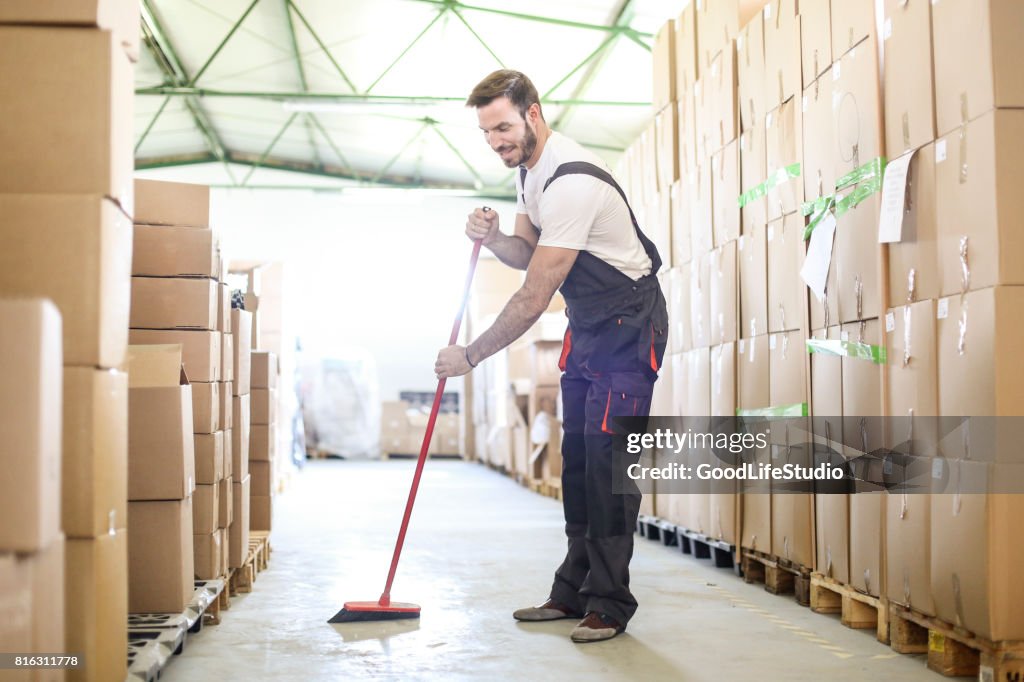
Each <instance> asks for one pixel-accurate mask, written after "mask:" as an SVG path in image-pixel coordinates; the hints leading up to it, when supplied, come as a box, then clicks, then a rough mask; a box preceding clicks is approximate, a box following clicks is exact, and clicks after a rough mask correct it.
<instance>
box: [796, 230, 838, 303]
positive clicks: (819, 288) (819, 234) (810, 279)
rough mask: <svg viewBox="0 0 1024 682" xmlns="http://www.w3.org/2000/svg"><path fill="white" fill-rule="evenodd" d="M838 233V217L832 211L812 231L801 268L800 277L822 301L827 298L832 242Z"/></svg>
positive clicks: (819, 300)
mask: <svg viewBox="0 0 1024 682" xmlns="http://www.w3.org/2000/svg"><path fill="white" fill-rule="evenodd" d="M835 235H836V217H835V215H834V214H832V213H831V212H830V213H829V214H828V215H826V216H825V217H824V218H822V219H821V222H819V223H818V226H817V227H815V228H814V232H811V241H810V244H808V245H807V256H806V257H805V258H804V264H803V267H801V268H800V279H802V280H803V281H804V283H805V284H806V285H807V287H808V288H809V289H810V290H811V292H813V293H814V297H815V298H816V299H818V302H819V303H820V302H821V301H822V300H824V298H825V287H826V285H827V283H828V271H829V269H830V268H831V267H832V244H833V241H834V240H835Z"/></svg>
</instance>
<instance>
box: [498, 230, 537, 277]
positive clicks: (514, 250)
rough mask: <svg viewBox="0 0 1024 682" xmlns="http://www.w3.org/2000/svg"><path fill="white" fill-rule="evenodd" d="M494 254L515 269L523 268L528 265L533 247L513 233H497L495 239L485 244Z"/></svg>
mask: <svg viewBox="0 0 1024 682" xmlns="http://www.w3.org/2000/svg"><path fill="white" fill-rule="evenodd" d="M487 248H488V249H490V250H491V253H493V254H494V255H495V256H497V257H498V260H500V261H501V262H502V263H504V264H505V265H507V266H509V267H510V268H515V269H516V270H525V269H526V268H527V266H529V265H530V257H531V256H533V247H531V246H530V244H529V243H528V242H527V241H526V240H525V239H523V238H522V237H517V236H515V235H511V236H510V235H507V234H501V233H499V236H498V238H497V239H495V240H494V241H493V242H491V243H489V244H488V245H487Z"/></svg>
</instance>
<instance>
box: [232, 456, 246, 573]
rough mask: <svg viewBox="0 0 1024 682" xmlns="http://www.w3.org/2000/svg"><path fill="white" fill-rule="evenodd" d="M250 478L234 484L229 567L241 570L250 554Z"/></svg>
mask: <svg viewBox="0 0 1024 682" xmlns="http://www.w3.org/2000/svg"><path fill="white" fill-rule="evenodd" d="M249 482H250V479H249V476H248V474H247V475H246V476H244V477H243V478H242V479H240V480H239V481H236V482H234V483H233V484H232V497H233V499H232V501H231V505H232V509H233V511H232V513H233V514H234V520H233V521H232V522H231V527H230V528H228V543H229V547H228V566H229V567H230V568H239V567H240V566H241V565H242V562H243V561H245V557H246V555H247V554H248V553H249V495H250V493H249Z"/></svg>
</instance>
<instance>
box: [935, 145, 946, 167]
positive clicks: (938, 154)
mask: <svg viewBox="0 0 1024 682" xmlns="http://www.w3.org/2000/svg"><path fill="white" fill-rule="evenodd" d="M945 160H946V141H945V140H939V141H938V142H936V143H935V163H942V162H943V161H945Z"/></svg>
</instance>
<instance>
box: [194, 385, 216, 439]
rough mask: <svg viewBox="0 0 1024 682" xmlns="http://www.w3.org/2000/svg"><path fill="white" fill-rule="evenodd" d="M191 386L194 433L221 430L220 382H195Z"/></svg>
mask: <svg viewBox="0 0 1024 682" xmlns="http://www.w3.org/2000/svg"><path fill="white" fill-rule="evenodd" d="M191 386H192V429H193V433H215V432H216V431H220V430H221V428H222V427H221V424H220V384H219V383H216V382H212V383H205V382H194V383H192V384H191Z"/></svg>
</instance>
